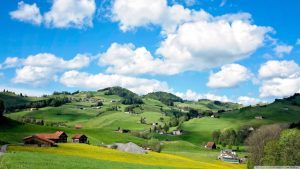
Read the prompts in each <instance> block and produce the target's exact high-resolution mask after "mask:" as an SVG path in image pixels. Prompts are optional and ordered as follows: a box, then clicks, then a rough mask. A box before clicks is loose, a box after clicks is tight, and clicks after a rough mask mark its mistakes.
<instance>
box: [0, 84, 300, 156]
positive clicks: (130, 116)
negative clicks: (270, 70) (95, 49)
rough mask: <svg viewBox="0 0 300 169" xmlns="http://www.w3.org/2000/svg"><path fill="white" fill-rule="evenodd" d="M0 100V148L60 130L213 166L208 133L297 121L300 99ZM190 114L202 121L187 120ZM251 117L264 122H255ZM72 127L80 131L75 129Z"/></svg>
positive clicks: (92, 95) (102, 95) (118, 96)
mask: <svg viewBox="0 0 300 169" xmlns="http://www.w3.org/2000/svg"><path fill="white" fill-rule="evenodd" d="M0 99H1V100H4V102H5V105H6V106H7V107H8V108H9V110H10V111H7V112H6V113H5V115H4V116H5V117H2V118H1V123H0V144H5V143H13V144H15V143H20V142H21V141H22V138H23V137H25V136H28V135H31V134H35V133H41V132H54V131H56V130H63V131H65V132H67V133H68V134H69V135H73V134H76V133H84V134H86V135H87V136H88V137H89V140H90V143H91V144H92V145H99V144H103V143H104V144H111V143H115V142H129V141H131V142H134V143H137V144H139V145H143V144H145V143H147V142H148V139H155V140H158V141H160V143H161V145H162V146H161V152H164V153H171V154H175V155H180V156H184V157H187V158H191V159H193V160H197V161H205V162H207V161H213V160H215V157H216V156H217V154H218V150H217V151H207V150H205V149H204V148H203V144H205V143H206V142H207V141H211V139H212V138H211V135H212V132H213V131H216V130H220V131H222V130H226V129H234V130H238V129H240V128H241V127H243V126H253V127H254V128H256V127H258V126H260V125H264V124H272V123H291V122H298V121H300V106H299V105H300V104H299V103H300V95H299V94H295V95H294V96H291V97H289V98H285V99H277V100H276V101H274V102H273V103H271V104H267V105H258V106H248V107H242V106H241V105H239V104H236V103H223V102H219V101H210V100H198V101H184V100H182V99H181V98H179V97H177V96H175V95H172V94H170V93H165V92H155V93H150V94H147V95H144V96H138V95H137V94H135V93H133V92H131V91H129V90H127V89H124V88H120V87H112V88H106V89H102V90H98V91H82V92H75V93H67V92H61V93H59V92H56V93H55V94H54V95H49V96H44V97H25V96H20V95H16V94H14V93H11V92H2V93H0ZM49 100H50V101H49ZM33 103H34V104H33ZM37 103H38V104H37ZM40 103H43V104H40ZM23 105H27V106H25V107H24V106H23ZM18 106H19V107H18ZM30 106H31V107H30ZM32 106H33V107H32ZM191 110H193V112H194V113H195V112H197V113H198V114H201V116H190V113H191ZM207 111H210V112H212V113H218V115H219V118H213V117H210V116H208V115H206V114H203V112H207ZM256 116H262V117H263V119H256V118H255V117H256ZM141 119H143V120H141ZM41 122H43V123H41ZM153 123H154V124H156V123H157V126H156V127H157V128H159V127H161V128H162V129H163V128H164V126H165V125H168V128H169V130H168V131H167V133H166V134H159V133H156V132H152V133H149V131H150V129H153ZM76 125H81V126H82V128H81V129H75V126H76ZM117 128H123V129H129V130H131V133H123V134H122V133H116V132H115V130H116V129H117ZM176 128H178V129H181V130H183V134H182V135H178V136H174V135H171V134H170V132H171V131H172V130H174V129H176ZM162 129H161V130H162ZM69 141H71V140H69ZM241 146H243V145H241ZM179 147H180V148H179ZM244 153H245V152H240V154H244ZM21 154H23V152H22V153H21ZM25 154H26V153H25ZM30 155H32V156H35V155H34V154H30ZM11 156H12V155H11ZM45 158H47V157H46V156H45ZM76 158H78V157H76ZM69 160H70V161H72V159H69Z"/></svg>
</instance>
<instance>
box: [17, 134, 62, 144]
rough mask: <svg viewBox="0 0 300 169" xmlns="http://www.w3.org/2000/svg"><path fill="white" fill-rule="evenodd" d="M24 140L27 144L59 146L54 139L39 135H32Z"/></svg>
mask: <svg viewBox="0 0 300 169" xmlns="http://www.w3.org/2000/svg"><path fill="white" fill-rule="evenodd" d="M23 142H24V144H25V145H37V146H39V147H55V146H57V145H56V144H55V142H54V141H52V140H49V139H46V138H43V137H39V136H37V135H32V136H28V137H25V138H23Z"/></svg>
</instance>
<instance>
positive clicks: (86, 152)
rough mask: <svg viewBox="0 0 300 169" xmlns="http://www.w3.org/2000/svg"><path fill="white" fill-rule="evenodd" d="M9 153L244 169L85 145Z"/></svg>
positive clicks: (226, 164)
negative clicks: (34, 153)
mask: <svg viewBox="0 0 300 169" xmlns="http://www.w3.org/2000/svg"><path fill="white" fill-rule="evenodd" d="M9 151H10V152H14V151H26V152H43V153H50V154H60V155H68V156H78V157H84V158H92V159H100V160H109V161H116V162H124V163H133V164H141V165H151V166H161V167H163V166H165V167H176V168H209V169H212V168H213V169H227V168H228V169H233V168H236V169H238V168H244V166H243V165H239V164H229V163H224V162H221V161H217V160H214V161H212V162H207V161H206V162H201V161H195V160H191V159H188V158H186V157H181V156H177V155H172V154H166V153H155V152H150V153H148V154H132V153H126V152H121V151H118V150H112V149H108V148H103V147H98V146H91V145H85V144H60V145H59V147H49V148H40V147H29V146H28V147H27V146H10V147H9Z"/></svg>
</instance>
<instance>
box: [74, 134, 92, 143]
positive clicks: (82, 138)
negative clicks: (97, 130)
mask: <svg viewBox="0 0 300 169" xmlns="http://www.w3.org/2000/svg"><path fill="white" fill-rule="evenodd" d="M87 139H88V138H87V136H86V135H84V134H76V135H74V136H73V137H72V140H73V143H87V142H88V140H87Z"/></svg>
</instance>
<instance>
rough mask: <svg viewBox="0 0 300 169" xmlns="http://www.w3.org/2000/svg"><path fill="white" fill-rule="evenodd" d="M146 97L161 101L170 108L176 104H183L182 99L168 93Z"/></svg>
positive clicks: (158, 93) (151, 94)
mask: <svg viewBox="0 0 300 169" xmlns="http://www.w3.org/2000/svg"><path fill="white" fill-rule="evenodd" d="M144 97H145V98H151V99H155V100H159V101H161V102H162V103H164V104H166V105H168V106H174V102H183V100H182V99H181V98H180V97H178V96H175V95H173V94H171V93H166V92H153V93H149V94H147V95H145V96H144Z"/></svg>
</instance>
